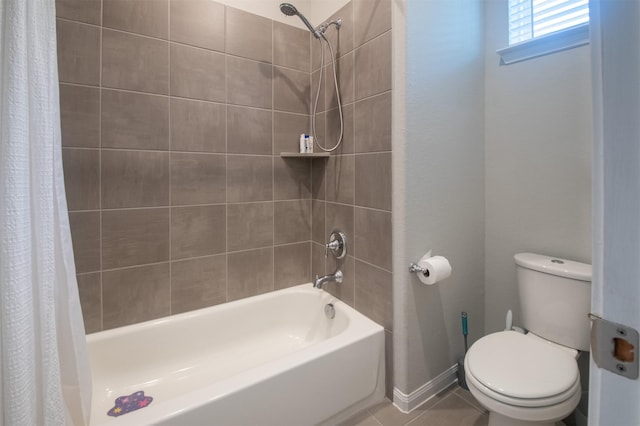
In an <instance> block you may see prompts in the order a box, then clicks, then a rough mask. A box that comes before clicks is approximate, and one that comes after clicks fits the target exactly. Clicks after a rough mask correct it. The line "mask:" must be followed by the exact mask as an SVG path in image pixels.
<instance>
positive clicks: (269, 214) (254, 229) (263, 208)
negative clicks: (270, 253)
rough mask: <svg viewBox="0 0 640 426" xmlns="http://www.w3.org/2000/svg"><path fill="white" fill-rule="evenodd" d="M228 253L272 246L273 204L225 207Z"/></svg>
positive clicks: (231, 205)
mask: <svg viewBox="0 0 640 426" xmlns="http://www.w3.org/2000/svg"><path fill="white" fill-rule="evenodd" d="M227 229H228V232H229V235H228V238H229V243H228V246H227V250H228V251H240V250H247V249H253V248H261V247H267V246H271V245H273V203H272V202H266V203H247V204H244V203H243V204H229V205H228V206H227Z"/></svg>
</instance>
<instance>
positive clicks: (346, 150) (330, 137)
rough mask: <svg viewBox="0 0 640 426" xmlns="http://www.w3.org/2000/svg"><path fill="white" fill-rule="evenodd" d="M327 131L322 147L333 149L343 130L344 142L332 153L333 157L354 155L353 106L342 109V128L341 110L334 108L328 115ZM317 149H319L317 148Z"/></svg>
mask: <svg viewBox="0 0 640 426" xmlns="http://www.w3.org/2000/svg"><path fill="white" fill-rule="evenodd" d="M326 120H327V122H326V125H327V131H326V136H325V140H323V141H322V146H323V147H325V148H327V149H331V148H333V147H334V146H336V144H337V143H338V140H340V130H342V140H341V141H340V145H338V147H337V148H336V149H335V150H333V151H332V152H331V155H340V154H352V153H353V104H351V105H345V106H343V107H342V127H341V126H340V110H339V109H338V108H334V109H332V110H330V111H327V113H326ZM316 149H317V147H316Z"/></svg>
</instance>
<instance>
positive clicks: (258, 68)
mask: <svg viewBox="0 0 640 426" xmlns="http://www.w3.org/2000/svg"><path fill="white" fill-rule="evenodd" d="M272 80H273V66H272V65H270V64H265V63H261V62H255V61H251V60H248V59H242V58H236V57H233V56H227V103H230V104H234V105H246V106H252V107H256V108H271V106H272V100H273V93H272V88H271V82H272Z"/></svg>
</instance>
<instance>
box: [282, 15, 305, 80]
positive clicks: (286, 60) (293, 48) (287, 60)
mask: <svg viewBox="0 0 640 426" xmlns="http://www.w3.org/2000/svg"><path fill="white" fill-rule="evenodd" d="M310 37H311V34H310V33H309V31H307V30H303V29H301V28H296V27H294V26H291V25H287V24H283V23H280V22H276V21H274V22H273V64H274V65H280V66H283V67H287V68H294V69H297V70H300V71H305V72H309V71H310V65H311V62H310V59H311V50H310V46H311V45H310V44H309V41H310Z"/></svg>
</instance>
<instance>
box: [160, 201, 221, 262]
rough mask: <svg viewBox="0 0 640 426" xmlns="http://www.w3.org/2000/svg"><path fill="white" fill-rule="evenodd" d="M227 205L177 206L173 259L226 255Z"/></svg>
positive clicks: (172, 216)
mask: <svg viewBox="0 0 640 426" xmlns="http://www.w3.org/2000/svg"><path fill="white" fill-rule="evenodd" d="M225 217H226V206H224V205H215V206H198V207H173V208H172V209H171V259H172V260H177V259H187V258H190V257H197V256H208V255H212V254H219V253H224V252H225V250H226V243H227V242H226V229H225Z"/></svg>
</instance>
